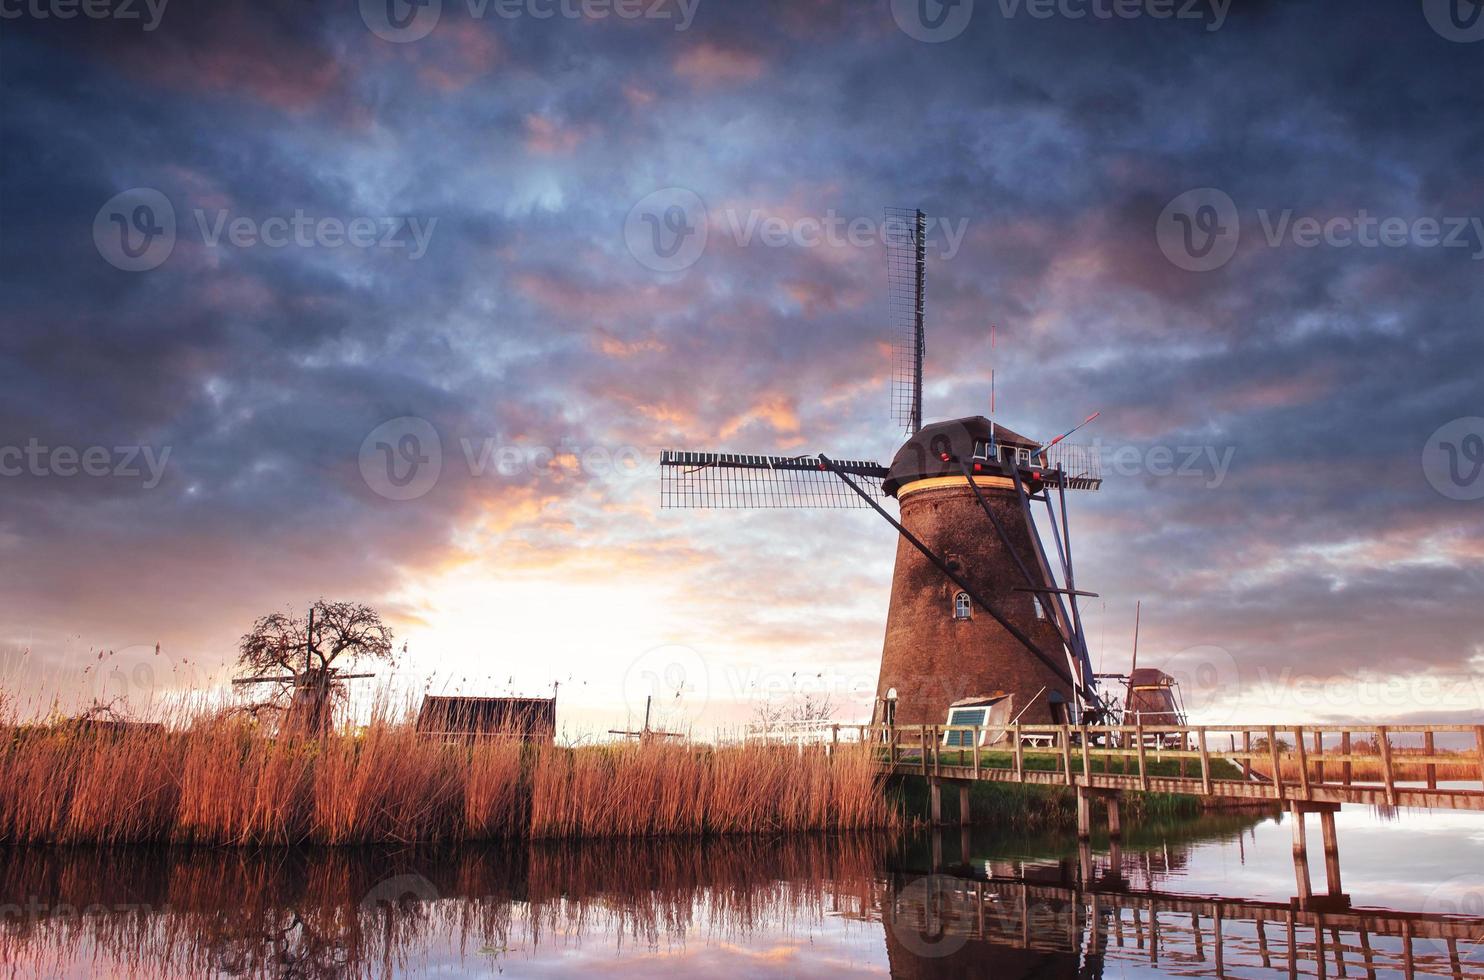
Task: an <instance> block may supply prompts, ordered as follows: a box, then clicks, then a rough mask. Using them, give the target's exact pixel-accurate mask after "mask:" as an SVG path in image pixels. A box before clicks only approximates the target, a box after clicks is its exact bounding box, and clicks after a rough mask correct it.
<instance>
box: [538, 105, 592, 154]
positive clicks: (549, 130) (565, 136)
mask: <svg viewBox="0 0 1484 980" xmlns="http://www.w3.org/2000/svg"><path fill="white" fill-rule="evenodd" d="M525 125H526V149H527V150H528V151H530V152H531V153H537V154H540V155H541V156H566V155H567V154H569V153H571V152H572V151H573V150H575V149H577V147H578V146H580V145H581V144H582V141H583V140H585V139H587V133H586V132H584V131H582V130H580V129H577V128H575V127H572V126H563V125H562V124H561V123H559V122H557V121H556V120H554V119H552V118H551V117H549V116H542V115H537V114H535V113H532V114H531V115H529V116H526V122H525Z"/></svg>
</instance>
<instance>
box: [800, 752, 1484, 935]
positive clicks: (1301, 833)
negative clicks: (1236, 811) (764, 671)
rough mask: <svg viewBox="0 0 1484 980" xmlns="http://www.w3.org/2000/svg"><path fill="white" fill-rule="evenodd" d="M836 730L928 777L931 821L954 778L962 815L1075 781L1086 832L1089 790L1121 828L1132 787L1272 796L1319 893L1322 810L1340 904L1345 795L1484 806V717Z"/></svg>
mask: <svg viewBox="0 0 1484 980" xmlns="http://www.w3.org/2000/svg"><path fill="white" fill-rule="evenodd" d="M842 733H843V734H844V736H845V738H846V739H847V740H849V739H850V736H851V735H854V736H855V740H858V741H860V742H862V743H867V744H871V745H874V746H876V751H877V752H878V753H879V755H880V764H881V766H882V768H883V769H884V770H885V771H886V772H887V773H889V774H890V775H893V776H920V777H922V778H924V779H926V780H928V783H929V788H930V800H931V811H932V822H933V823H934V825H941V824H942V823H943V806H942V794H943V788H944V787H945V786H949V787H957V788H958V789H959V790H960V793H959V815H960V822H963V823H967V822H968V820H969V794H968V787H969V786H970V785H972V784H973V783H975V782H1000V783H1018V784H1023V785H1041V786H1064V787H1068V788H1071V789H1074V790H1075V791H1076V793H1077V834H1078V837H1080V838H1082V839H1084V840H1085V839H1088V838H1090V837H1091V836H1092V812H1093V803H1094V801H1095V800H1096V801H1100V802H1102V803H1103V804H1104V806H1105V808H1106V811H1107V815H1108V835H1109V837H1110V838H1115V839H1116V838H1118V837H1120V836H1121V834H1122V828H1121V825H1120V816H1119V800H1120V798H1121V796H1122V794H1124V793H1126V792H1139V793H1178V794H1185V795H1189V796H1195V797H1198V798H1200V799H1203V800H1210V801H1217V800H1229V801H1233V802H1237V801H1253V802H1256V803H1261V802H1262V801H1268V802H1270V803H1271V804H1274V805H1276V806H1280V807H1283V808H1285V809H1287V810H1289V811H1290V812H1291V813H1292V815H1293V834H1294V839H1293V853H1294V874H1295V877H1296V881H1297V887H1298V897H1299V900H1300V901H1301V902H1303V903H1309V902H1312V901H1313V900H1314V897H1315V896H1314V893H1313V888H1312V885H1311V883H1310V881H1309V866H1308V832H1307V827H1306V825H1305V817H1306V815H1307V814H1310V813H1317V814H1319V818H1320V827H1321V833H1322V836H1323V849H1324V858H1325V876H1326V879H1327V885H1328V893H1327V895H1326V896H1323V898H1324V899H1326V900H1328V901H1329V902H1330V903H1331V904H1335V905H1341V906H1343V905H1344V904H1345V903H1346V902H1347V901H1348V900H1347V899H1346V897H1345V895H1344V893H1343V891H1342V890H1341V881H1340V862H1339V841H1338V837H1337V835H1336V831H1335V819H1334V815H1335V813H1336V812H1337V811H1338V810H1339V809H1340V806H1341V805H1342V804H1345V803H1352V804H1369V805H1372V806H1384V807H1393V808H1397V807H1422V808H1429V809H1451V810H1473V811H1477V812H1484V725H1378V726H1369V727H1365V726H1339V725H1300V726H1277V725H1264V726H1259V727H1251V726H1248V727H1217V726H1208V725H1178V726H1177V725H1005V726H984V725H896V726H885V725H877V726H869V725H857V726H838V725H837V726H833V727H832V729H831V732H830V738H831V740H832V742H834V743H836V744H838V743H839V742H840V740H841V736H842ZM1450 746H1451V747H1450Z"/></svg>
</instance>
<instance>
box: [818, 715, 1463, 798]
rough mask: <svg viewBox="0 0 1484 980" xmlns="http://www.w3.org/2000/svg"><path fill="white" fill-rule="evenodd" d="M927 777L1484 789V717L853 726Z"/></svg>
mask: <svg viewBox="0 0 1484 980" xmlns="http://www.w3.org/2000/svg"><path fill="white" fill-rule="evenodd" d="M833 727H834V728H835V729H837V732H836V734H835V740H836V741H840V740H843V739H842V737H841V736H840V735H839V733H838V730H839V729H848V730H849V732H850V735H851V736H852V737H851V738H850V740H851V741H857V740H858V741H861V742H867V743H871V744H874V745H875V746H876V747H877V751H878V752H880V753H881V755H882V760H883V762H884V763H886V764H887V765H889V766H891V767H893V768H895V769H897V770H898V771H901V770H903V769H917V770H919V771H920V772H921V773H922V774H923V775H944V770H945V769H952V770H953V772H952V775H953V776H955V777H958V778H963V777H964V776H965V775H968V774H966V773H965V770H970V771H971V774H972V777H973V778H995V779H1001V780H1004V779H1007V778H1008V779H1012V780H1014V781H1019V782H1040V783H1046V782H1063V783H1065V784H1066V785H1069V786H1070V785H1084V786H1093V787H1097V786H1100V785H1105V786H1108V787H1109V788H1130V783H1134V784H1136V785H1134V786H1133V787H1132V788H1138V789H1145V790H1148V789H1151V788H1157V789H1164V790H1170V789H1172V788H1173V787H1172V784H1173V783H1176V782H1178V783H1180V784H1181V785H1180V786H1179V787H1178V791H1180V792H1190V791H1194V792H1200V793H1203V794H1205V795H1228V796H1246V797H1252V796H1264V795H1266V796H1270V797H1272V798H1274V799H1280V800H1281V799H1300V800H1303V799H1310V800H1312V799H1323V798H1326V797H1341V796H1345V797H1347V798H1349V797H1353V796H1354V795H1355V794H1354V793H1351V794H1348V796H1347V794H1346V793H1345V791H1348V790H1354V791H1360V790H1364V791H1368V795H1369V796H1376V797H1377V798H1378V799H1379V801H1381V802H1385V803H1387V804H1389V805H1393V806H1395V805H1400V804H1405V803H1415V802H1417V801H1418V799H1420V798H1421V796H1420V794H1427V795H1428V796H1429V797H1430V796H1432V795H1434V794H1435V795H1437V796H1438V797H1439V798H1442V797H1444V796H1447V795H1449V794H1460V793H1462V794H1481V793H1484V725H1374V726H1356V725H1297V726H1294V725H1258V726H1215V725H1020V724H1015V725H896V726H887V725H874V726H867V725H851V726H833ZM1192 786H1194V787H1195V788H1194V789H1192Z"/></svg>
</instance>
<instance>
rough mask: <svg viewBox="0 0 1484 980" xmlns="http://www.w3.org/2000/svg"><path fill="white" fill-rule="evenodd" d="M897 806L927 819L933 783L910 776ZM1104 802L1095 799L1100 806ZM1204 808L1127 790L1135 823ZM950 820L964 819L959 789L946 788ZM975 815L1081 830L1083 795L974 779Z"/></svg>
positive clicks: (993, 822)
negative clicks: (1079, 798) (1079, 804)
mask: <svg viewBox="0 0 1484 980" xmlns="http://www.w3.org/2000/svg"><path fill="white" fill-rule="evenodd" d="M892 798H893V805H894V806H895V807H897V808H898V809H900V810H901V811H902V812H903V813H904V815H905V816H906V817H907V819H908V820H915V821H922V822H926V821H927V820H928V816H929V803H928V784H927V781H926V780H924V779H915V778H911V777H908V778H904V779H900V780H898V781H897V782H896V783H895V784H894V785H893V789H892ZM1101 807H1102V804H1101V803H1099V802H1094V808H1095V809H1101ZM1203 812H1204V811H1203V810H1202V807H1201V802H1200V800H1199V799H1197V798H1196V797H1194V796H1181V795H1174V794H1169V793H1127V794H1124V797H1123V803H1122V810H1121V816H1122V818H1123V821H1124V823H1125V824H1126V825H1127V824H1132V823H1137V822H1141V821H1146V820H1155V819H1190V818H1194V817H1198V816H1200V815H1201V814H1202V813H1203ZM944 813H945V818H946V819H948V820H949V821H950V822H956V821H957V820H958V795H957V790H956V789H954V790H949V791H946V795H945V797H944ZM969 815H970V818H971V819H972V820H973V822H974V823H976V824H981V825H990V826H994V827H998V828H1002V829H1004V830H1006V831H1012V832H1015V833H1031V834H1038V833H1050V832H1059V831H1067V832H1072V831H1075V830H1076V829H1077V794H1076V792H1075V791H1074V790H1072V789H1070V788H1068V787H1065V786H1036V785H1027V784H1020V783H990V782H983V783H974V784H971V785H970V787H969Z"/></svg>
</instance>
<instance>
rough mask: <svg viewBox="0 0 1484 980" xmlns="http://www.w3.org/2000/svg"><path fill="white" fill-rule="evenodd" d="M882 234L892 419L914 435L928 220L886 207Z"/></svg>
mask: <svg viewBox="0 0 1484 980" xmlns="http://www.w3.org/2000/svg"><path fill="white" fill-rule="evenodd" d="M882 233H883V238H884V240H885V242H886V284H887V295H886V305H887V316H888V318H889V320H890V326H891V417H892V421H894V422H896V423H897V424H898V425H900V426H901V427H902V428H903V430H904V431H905V432H906V434H907V435H909V436H910V435H916V434H917V431H918V430H919V429H921V428H922V359H923V355H924V354H925V353H926V351H927V339H926V329H925V326H924V311H925V309H926V291H927V242H926V237H927V216H926V215H924V214H923V213H922V212H921V211H917V210H913V209H909V208H887V209H886V220H885V222H884V223H883V225H882Z"/></svg>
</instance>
